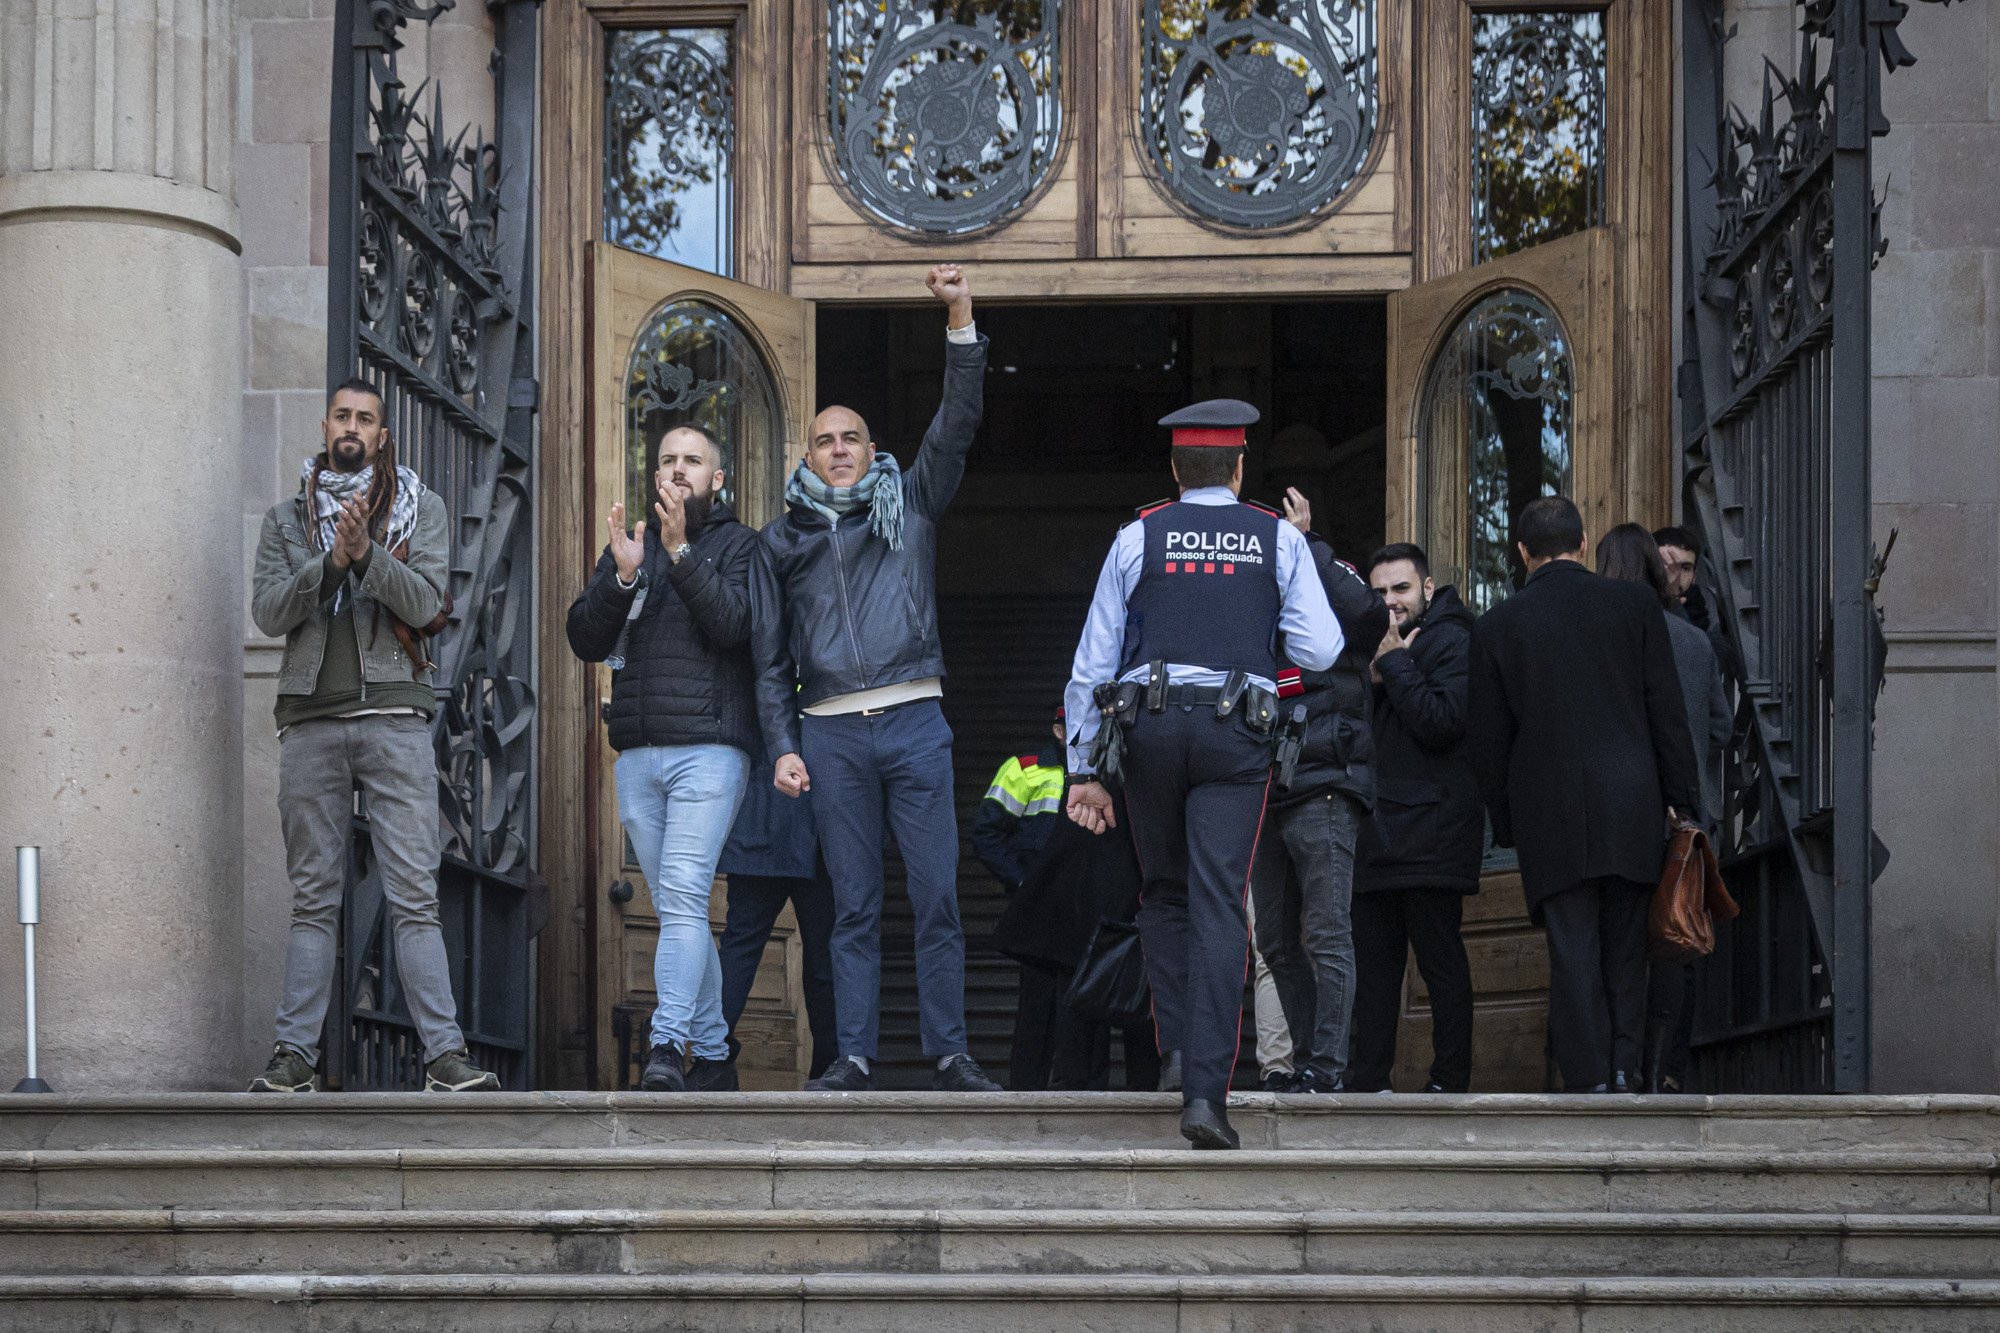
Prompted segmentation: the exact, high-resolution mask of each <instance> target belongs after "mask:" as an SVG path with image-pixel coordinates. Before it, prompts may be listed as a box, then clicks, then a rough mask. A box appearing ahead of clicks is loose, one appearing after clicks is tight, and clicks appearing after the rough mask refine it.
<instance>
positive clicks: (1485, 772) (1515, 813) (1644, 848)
mask: <svg viewBox="0 0 2000 1333" xmlns="http://www.w3.org/2000/svg"><path fill="white" fill-rule="evenodd" d="M1513 537H1514V541H1515V544H1516V545H1517V546H1518V547H1519V548H1520V552H1521V558H1522V560H1523V561H1524V562H1525V563H1526V565H1527V570H1528V579H1527V583H1526V584H1525V586H1523V587H1522V589H1521V590H1520V591H1519V592H1517V593H1515V594H1514V595H1513V596H1512V597H1510V598H1508V599H1507V600H1506V601H1504V602H1502V603H1500V604H1499V605H1498V606H1496V607H1494V608H1493V609H1492V610H1491V611H1488V612H1487V613H1486V614H1485V615H1484V616H1482V617H1480V620H1479V623H1478V624H1477V625H1476V626H1475V627H1474V628H1473V635H1472V697H1471V718H1470V734H1471V739H1472V756H1473V763H1474V766H1475V767H1476V768H1477V770H1478V772H1479V781H1480V787H1481V789H1482V791H1483V793H1484V795H1485V798H1486V806H1487V811H1488V813H1489V814H1490V815H1491V817H1492V820H1493V836H1494V840H1495V841H1496V842H1498V843H1499V844H1500V845H1501V846H1503V847H1513V848H1515V849H1516V850H1517V851H1518V853H1519V854H1520V858H1521V886H1522V888H1523V890H1524V891H1525V892H1526V894H1527V899H1528V913H1529V916H1530V917H1531V918H1532V919H1533V920H1534V921H1535V922H1536V923H1537V924H1539V925H1541V926H1542V927H1543V928H1544V929H1545V930H1546V931H1547V933H1548V942H1549V1044H1550V1046H1551V1047H1552V1048H1553V1050H1554V1053H1555V1058H1556V1064H1557V1067H1558V1068H1559V1069H1560V1070H1561V1072H1562V1079H1563V1085H1564V1087H1565V1088H1566V1089H1568V1090H1570V1091H1573V1092H1604V1091H1621V1092H1622V1091H1636V1090H1637V1088H1638V1078H1639V1067H1640V1057H1641V1048H1642V1042H1643V1039H1644V1032H1645V1016H1646V1015H1645V1009H1646V906H1647V901H1648V898H1649V895H1650V894H1651V892H1652V889H1653V887H1654V885H1655V884H1656V883H1657V882H1658V880H1659V876H1660V866H1661V862H1662V859H1663V855H1664V851H1665V847H1666V828H1667V821H1668V820H1669V819H1672V818H1676V817H1680V816H1686V817H1690V818H1692V817H1695V816H1696V815H1697V813H1698V811H1699V807H1700V804H1701V789H1700V779H1699V774H1698V772H1697V770H1696V767H1695V759H1694V744H1693V742H1692V740H1691V739H1690V738H1689V736H1688V729H1687V715H1686V712H1685V710H1684V708H1683V707H1682V702H1681V692H1680V679H1679V677H1678V676H1677V675H1676V674H1675V671H1674V658H1673V649H1672V647H1671V646H1670V644H1669V642H1668V639H1667V623H1666V617H1665V614H1664V612H1663V611H1662V610H1661V608H1660V604H1659V600H1658V599H1657V598H1655V597H1654V596H1653V595H1652V594H1651V593H1650V592H1648V590H1646V589H1645V588H1643V587H1640V586H1639V585H1638V584H1633V583H1622V582H1619V581H1617V580H1613V579H1606V578H1601V577H1599V576H1598V575H1596V574H1593V573H1591V572H1590V571H1589V570H1588V569H1585V568H1584V566H1583V550H1584V531H1583V517H1582V515H1580V514H1579V513H1578V512H1577V509H1576V506H1575V505H1573V504H1571V503H1570V502H1569V501H1568V500H1565V499H1563V498H1562V497H1561V496H1545V497H1543V498H1542V499H1539V500H1534V501H1531V502H1530V503H1529V504H1527V505H1526V506H1525V507H1524V508H1523V509H1522V510H1521V514H1520V517H1519V518H1517V519H1516V520H1515V521H1514V532H1513Z"/></svg>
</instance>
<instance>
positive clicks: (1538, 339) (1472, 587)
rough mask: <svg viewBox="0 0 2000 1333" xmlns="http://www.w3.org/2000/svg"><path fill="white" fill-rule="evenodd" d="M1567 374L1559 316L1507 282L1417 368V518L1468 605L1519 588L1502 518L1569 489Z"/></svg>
mask: <svg viewBox="0 0 2000 1333" xmlns="http://www.w3.org/2000/svg"><path fill="white" fill-rule="evenodd" d="M1575 383H1576V369H1575V366H1574V365H1573V363H1572V360H1571V356H1570V347H1569V337H1568V335H1567V334H1566V333H1564V331H1563V326H1562V321H1561V320H1560V319H1559V318H1557V316H1556V313H1555V311H1553V310H1551V309H1549V307H1548V306H1547V305H1546V304H1545V303H1543V302H1542V300H1541V299H1540V298H1538V297H1536V296H1534V295H1531V294H1530V293H1528V292H1525V291H1519V290H1515V289H1511V288H1509V289H1502V290H1500V291H1497V292H1493V293H1491V294H1489V295H1487V296H1485V297H1483V298H1481V299H1480V300H1479V301H1478V302H1477V303H1476V304H1475V305H1473V306H1472V308H1471V309H1469V310H1467V311H1466V312H1465V314H1464V315H1463V316H1461V317H1460V319H1459V321H1458V323H1457V325H1456V326H1454V327H1453V329H1452V331H1451V334H1450V336H1448V337H1447V338H1446V339H1445V341H1444V344H1443V345H1442V346H1441V347H1440V348H1439V349H1438V353H1437V355H1436V357H1435V359H1434V360H1433V361H1432V362H1431V365H1430V367H1429V369H1428V370H1427V371H1426V372H1425V376H1424V387H1423V392H1422V395H1421V396H1420V397H1419V399H1418V405H1417V413H1418V415H1417V466H1418V471H1419V482H1418V492H1417V505H1418V513H1417V527H1418V530H1419V531H1421V532H1424V533H1427V534H1429V540H1430V545H1431V547H1432V550H1433V556H1434V558H1436V557H1439V556H1442V557H1444V559H1442V560H1440V561H1439V574H1440V577H1441V578H1454V579H1456V580H1457V581H1458V582H1459V583H1460V592H1461V593H1462V594H1463V595H1464V597H1465V601H1466V604H1467V605H1468V606H1470V607H1472V608H1473V610H1474V611H1485V610H1487V609H1488V608H1490V607H1492V606H1493V605H1494V604H1495V603H1497V602H1499V601H1500V600H1501V599H1502V598H1504V597H1506V596H1507V594H1508V593H1509V592H1511V591H1513V590H1514V589H1515V588H1517V587H1519V586H1520V583H1521V579H1522V576H1523V573H1524V571H1523V570H1522V569H1521V565H1520V557H1519V555H1518V554H1516V552H1515V550H1514V545H1513V543H1512V542H1511V541H1510V540H1509V539H1508V527H1509V522H1510V518H1511V516H1512V515H1514V514H1516V513H1519V512H1520V509H1521V506H1522V505H1525V504H1526V503H1528V501H1530V500H1533V499H1537V498H1539V497H1541V496H1544V495H1567V494H1568V493H1569V491H1570V481H1571V475H1572V465H1573V464H1572V458H1571V440H1572V430H1571V426H1572V421H1571V418H1572V407H1573V403H1574V393H1575ZM1453 564H1456V565H1457V566H1458V567H1457V569H1455V570H1452V569H1451V565H1453Z"/></svg>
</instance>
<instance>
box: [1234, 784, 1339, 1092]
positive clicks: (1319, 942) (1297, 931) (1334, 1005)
mask: <svg viewBox="0 0 2000 1333" xmlns="http://www.w3.org/2000/svg"><path fill="white" fill-rule="evenodd" d="M1360 819H1361V807H1360V806H1358V805H1356V804H1355V803H1354V801H1353V800H1352V799H1351V798H1349V797H1347V796H1344V795H1342V794H1340V793H1339V792H1329V793H1327V794H1324V795H1320V796H1314V797H1311V798H1309V799H1307V800H1303V801H1299V802H1296V803H1294V804H1291V805H1287V806H1283V807H1281V808H1276V809H1272V810H1270V811H1267V812H1266V814H1265V816H1264V831H1263V833H1262V834H1261V835H1260V836H1259V837H1258V839H1257V861H1256V865H1255V866H1254V867H1253V869H1252V870H1251V874H1250V892H1251V893H1252V894H1253V895H1255V897H1256V902H1257V924H1256V931H1257V949H1258V952H1260V953H1262V954H1263V955H1264V964H1265V966H1267V967H1269V968H1270V969H1271V979H1272V980H1273V981H1274V982H1275V983H1276V984H1277V987H1278V1003H1279V1005H1280V1006H1281V1007H1282V1008H1283V1009H1284V1011H1285V1026H1286V1027H1288V1028H1289V1029H1291V1034H1292V1067H1293V1068H1294V1069H1299V1070H1303V1069H1306V1068H1308V1067H1310V1068H1311V1069H1312V1071H1313V1072H1314V1073H1315V1074H1317V1075H1319V1076H1320V1078H1321V1079H1322V1080H1323V1081H1324V1083H1325V1084H1326V1085H1327V1086H1329V1087H1330V1086H1332V1085H1333V1083H1334V1082H1335V1081H1336V1080H1338V1079H1340V1078H1342V1077H1343V1076H1344V1075H1345V1074H1346V1071H1347V1051H1348V1031H1349V1023H1350V1021H1351V1019H1352V1017H1353V1013H1354V927H1353V918H1352V916H1351V915H1350V913H1351V903H1352V900H1353V896H1354V840H1355V836H1356V834H1357V832H1358V831H1359V828H1360Z"/></svg>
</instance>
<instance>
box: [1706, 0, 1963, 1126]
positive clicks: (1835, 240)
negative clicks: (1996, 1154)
mask: <svg viewBox="0 0 2000 1333" xmlns="http://www.w3.org/2000/svg"><path fill="white" fill-rule="evenodd" d="M1946 2H1947V3H1948V0H1946ZM1907 12H1908V8H1907V6H1905V5H1903V4H1901V3H1898V2H1897V0H1808V2H1807V3H1806V4H1805V5H1804V6H1803V9H1802V11H1801V13H1802V20H1801V23H1800V32H1799V54H1798V62H1797V66H1796V68H1795V70H1794V71H1793V72H1791V73H1789V74H1787V73H1786V72H1784V71H1783V70H1780V69H1779V68H1777V67H1776V65H1775V64H1772V63H1771V62H1768V61H1766V62H1765V65H1764V86H1763V96H1762V100H1761V105H1760V106H1759V107H1758V109H1757V113H1756V117H1755V119H1754V121H1753V120H1752V119H1751V118H1750V117H1748V116H1746V115H1744V114H1743V113H1742V112H1741V111H1740V110H1739V109H1737V108H1735V107H1733V106H1728V105H1725V102H1724V97H1723V62H1724V57H1725V51H1726V48H1727V45H1728V42H1729V39H1730V37H1731V36H1732V35H1733V31H1732V30H1730V29H1728V28H1726V27H1725V23H1724V17H1723V4H1722V0H1686V3H1685V4H1684V6H1683V10H1682V13H1683V31H1682V61H1683V72H1684V78H1685V98H1684V115H1685V123H1684V128H1685V134H1684V141H1685V151H1686V163H1685V174H1684V181H1685V189H1684V191H1683V198H1684V200H1685V210H1686V211H1685V216H1684V224H1685V225H1684V228H1683V236H1684V238H1685V240H1684V249H1683V253H1682V258H1683V261H1684V262H1683V268H1682V273H1683V284H1684V290H1683V300H1682V309H1683V340H1684V354H1685V359H1684V361H1683V363H1682V366H1681V375H1680V399H1681V407H1682V423H1683V441H1682V443H1683V447H1684V451H1685V453H1684V458H1683V484H1684V488H1685V499H1686V511H1687V514H1688V516H1689V519H1690V521H1692V522H1694V523H1696V524H1698V525H1699V527H1700V529H1701V532H1702V536H1703V539H1704V542H1705V543H1706V546H1707V551H1708V555H1709V559H1710V561H1711V562H1712V573H1713V575H1714V578H1715V591H1716V592H1717V593H1719V605H1718V607H1717V615H1718V617H1719V618H1720V619H1721V621H1722V622H1723V624H1724V625H1725V626H1726V628H1727V632H1728V640H1729V644H1730V646H1731V649H1732V653H1731V655H1732V656H1733V658H1734V661H1733V662H1732V663H1730V664H1729V665H1730V666H1731V667H1732V668H1733V671H1732V677H1733V679H1732V684H1733V687H1734V688H1735V690H1736V692H1737V698H1738V708H1737V727H1736V736H1735V739H1734V740H1733V742H1732V744H1731V746H1730V749H1729V753H1728V756H1727V761H1728V762H1727V770H1726V783H1725V786H1726V791H1727V799H1726V801H1725V809H1724V811H1723V812H1721V813H1722V817H1723V829H1722V839H1721V848H1720V849H1721V851H1722V853H1723V860H1724V866H1725V874H1726V877H1727V878H1728V880H1729V881H1730V885H1731V887H1732V889H1733V891H1734V892H1735V894H1736V897H1737V898H1738V900H1739V901H1740V902H1741V903H1742V905H1743V909H1744V910H1743V916H1742V917H1741V919H1740V920H1738V921H1737V923H1736V924H1735V925H1734V927H1733V928H1732V929H1730V930H1728V931H1725V932H1724V935H1723V938H1722V940H1721V941H1720V944H1719V947H1718V949H1717V951H1716V953H1715V955H1714V956H1712V957H1711V958H1709V959H1708V960H1707V961H1706V962H1705V963H1704V964H1703V966H1702V968H1701V970H1700V974H1699V975H1700V981H1699V998H1698V1002H1697V1007H1696V1019H1695V1030H1694V1054H1695V1069H1694V1071H1693V1074H1694V1080H1695V1084H1696V1086H1699V1087H1701V1088H1703V1089H1704V1090H1707V1091H1732V1092H1744V1091H1836V1090H1837V1091H1847V1092H1852V1091H1861V1090H1864V1089H1866V1088H1867V1087H1868V1081H1869V1052H1868V1007H1869V975H1868V936H1869V907H1868V900H1869V887H1870V885H1871V883H1872V882H1873V880H1874V877H1875V875H1876V874H1879V873H1880V870H1881V866H1882V861H1883V859H1884V856H1883V853H1882V851H1881V849H1880V846H1879V844H1877V843H1876V842H1875V839H1874V834H1873V831H1872V829H1871V826H1870V818H1869V808H1870V807H1869V796H1870V750H1871V729H1872V725H1873V720H1874V700H1875V695H1876V692H1877V690H1878V688H1879V685H1880V681H1881V669H1882V636H1881V628H1880V623H1879V620H1878V617H1877V614H1876V611H1875V607H1874V602H1873V595H1872V594H1873V584H1874V578H1875V577H1876V575H1877V574H1878V573H1879V570H1877V569H1876V568H1874V565H1875V561H1876V557H1875V555H1874V553H1873V552H1872V550H1871V546H1870V541H1869V517H1870V515H1869V440H1868V428H1869V373H1870V372H1869V336H1870V334H1869V307H1868V301H1869V291H1868V289H1869V281H1870V278H1869V274H1870V270H1871V269H1872V268H1873V266H1874V260H1875V258H1876V256H1878V255H1879V254H1880V253H1881V251H1882V241H1881V237H1880V233H1879V221H1880V206H1879V205H1878V204H1877V203H1876V202H1875V199H1874V196H1873V192H1872V185H1871V181H1870V176H1869V169H1870V167H1869V151H1870V142H1871V140H1872V139H1873V138H1875V137H1877V136H1880V135H1882V134H1885V133H1887V132H1888V128H1889V127H1888V122H1887V121H1886V120H1885V119H1884V118H1883V115H1882V110H1881V76H1882V73H1883V72H1884V71H1885V70H1893V69H1896V68H1898V67H1900V66H1905V65H1909V64H1911V63H1913V61H1914V58H1913V57H1912V56H1911V55H1910V53H1909V52H1908V51H1907V50H1906V49H1905V48H1904V47H1903V45H1902V43H1901V41H1900V40H1899V39H1898V38H1897V36H1896V25H1897V24H1898V23H1899V22H1900V21H1901V20H1902V18H1903V16H1904V14H1906V13H1907Z"/></svg>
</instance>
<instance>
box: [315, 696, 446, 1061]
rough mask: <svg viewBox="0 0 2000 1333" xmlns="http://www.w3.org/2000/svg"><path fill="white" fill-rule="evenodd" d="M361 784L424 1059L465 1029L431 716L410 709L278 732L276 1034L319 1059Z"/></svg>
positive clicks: (320, 720) (399, 967) (398, 968)
mask: <svg viewBox="0 0 2000 1333" xmlns="http://www.w3.org/2000/svg"><path fill="white" fill-rule="evenodd" d="M357 787H358V788H360V790H361V794H362V797H363V799H364V800H365V801H366V802H367V809H368V826H369V830H370V832H371V833H372V835H373V841H374V847H375V863H376V866H377V868H378V870H379V871H380V873H381V877H382V892H383V895H384V896H385V897H386V898H387V899H388V900H389V919H390V922H391V923H392V925H393V926H394V929H395V951H396V971H397V973H398V974H399V975H400V976H401V978H402V981H403V999H404V1002H405V1003H406V1004H407V1005H408V1006H409V1010H410V1017H411V1018H412V1019H413V1020H414V1021H415V1023H416V1025H417V1035H418V1036H420V1037H421V1038H423V1043H424V1059H425V1060H426V1061H430V1060H435V1059H437V1057H438V1056H440V1055H443V1054H445V1053H446V1052H448V1051H456V1050H459V1049H461V1048H462V1047H463V1046H464V1045H465V1038H464V1036H463V1035H462V1034H461V1033H460V1032H459V1028H458V1008H457V1005H456V1004H455V1003H454V1002H453V1000H452V997H451V972H450V969H449V966H448V965H447V963H446V962H445V953H444V932H443V931H442V930H441V929H440V928H439V925H438V890H437V868H438V853H439V846H438V803H437V759H436V756H435V754H434V752H433V751H432V749H431V724H430V720H429V719H428V718H425V717H422V716H420V715H418V714H413V713H412V714H381V713H377V714H373V715H371V716H366V717H342V718H318V719H315V720H313V721H311V722H299V723H295V724H294V725H292V726H289V727H287V728H285V734H284V738H283V739H282V740H281V741H280V742H279V758H278V817H279V819H280V820H281V821H282V823H283V825H284V830H285V859H286V861H287V862H288V863H289V865H290V868H291V876H292V931H291V938H290V940H289V942H288V943H287V945H286V948H285V989H284V993H283V995H281V996H280V997H279V1000H278V1034H277V1035H278V1040H279V1041H282V1042H284V1043H285V1044H286V1045H288V1046H296V1047H298V1048H299V1049H300V1050H301V1051H304V1052H305V1055H306V1059H308V1060H310V1061H312V1062H313V1063H314V1064H317V1063H319V1042H320V1029H321V1028H322V1027H323V1026H324V1025H325V1023H326V1008H327V1003H328V1001H329V1000H331V999H332V997H333V974H334V966H335V963H336V961H337V959H338V952H337V946H338V943H339V939H338V934H339V926H340V896H341V892H342V890H343V889H344V888H345V886H346V882H347V858H348V844H349V842H350V841H351V840H352V837H353V823H354V792H355V789H356V788H357Z"/></svg>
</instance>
